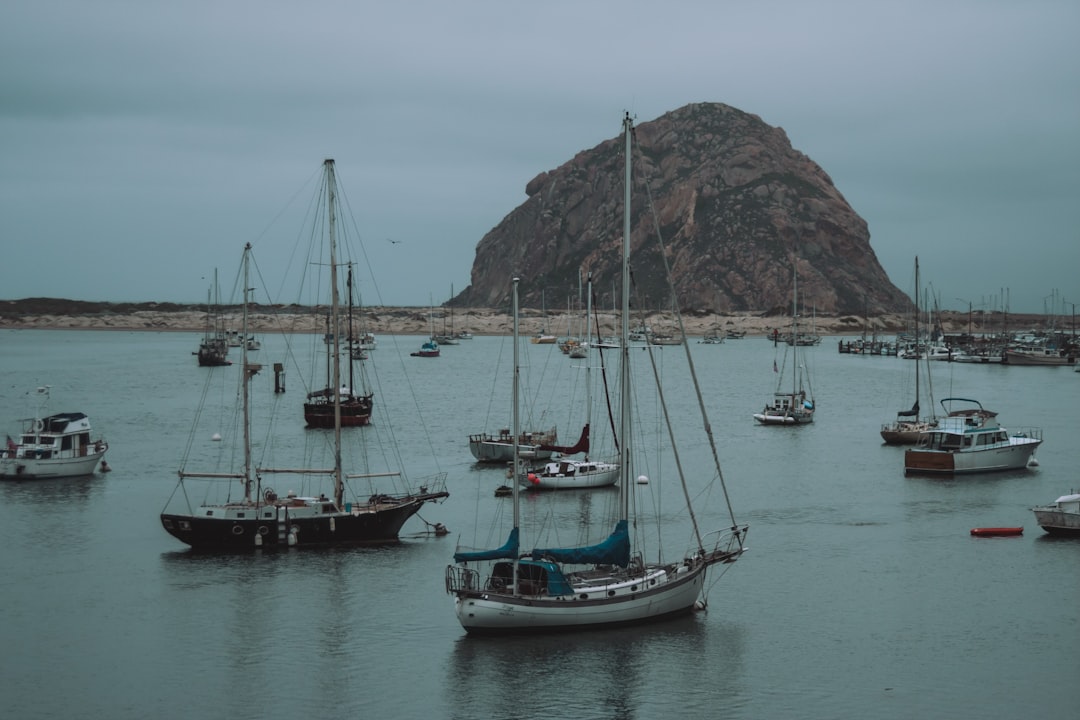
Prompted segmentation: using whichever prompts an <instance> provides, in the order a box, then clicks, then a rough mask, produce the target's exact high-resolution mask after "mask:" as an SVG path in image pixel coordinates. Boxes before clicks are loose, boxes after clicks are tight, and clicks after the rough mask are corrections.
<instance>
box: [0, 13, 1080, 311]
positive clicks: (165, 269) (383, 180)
mask: <svg viewBox="0 0 1080 720" xmlns="http://www.w3.org/2000/svg"><path fill="white" fill-rule="evenodd" d="M1078 31H1080V3H1077V2H1076V1H1075V0H1060V1H1046V0H1025V2H1019V1H1009V2H1004V1H997V0H965V1H950V0H935V1H933V2H922V1H921V0H914V1H911V0H906V1H904V2H874V1H873V0H861V1H858V0H853V1H850V2H849V1H846V0H841V1H837V2H828V1H824V2H822V1H817V2H802V1H798V0H792V1H790V2H782V1H777V0H762V1H760V2H753V3H725V2H719V1H717V0H702V1H694V2H689V1H686V2H680V1H679V0H665V1H664V2H658V1H656V0H654V1H653V2H639V1H637V0H624V1H622V2H611V1H608V0H593V1H589V0H574V1H570V2H562V1H560V0H549V1H548V2H543V3H536V2H529V3H526V2H514V1H512V0H501V1H500V0H490V1H484V2H477V1H472V0H459V1H458V2H429V1H424V2H417V1H413V0H399V1H398V2H370V1H369V2H362V1H361V2H357V1H356V0H351V1H349V0H342V1H340V2H333V1H329V0H306V1H305V2H298V1H296V0H293V1H291V2H283V1H280V0H270V1H266V0H249V1H246V2H233V1H231V0H210V1H207V0H185V1H184V2H168V3H166V2H157V1H155V0H94V1H93V2H88V1H86V0H13V1H11V2H6V3H3V4H2V6H0V243H2V255H0V298H4V299H14V298H22V297H30V296H48V297H68V298H75V299H83V300H110V301H148V300H160V301H176V302H201V301H202V300H204V299H205V297H206V292H207V287H208V286H207V280H206V278H207V277H208V276H210V274H211V273H212V272H213V268H214V267H215V266H218V267H220V268H221V270H220V271H221V273H222V275H223V276H227V275H229V274H230V273H234V272H235V265H236V263H238V261H239V257H240V253H241V248H242V247H243V244H244V243H245V242H247V241H252V242H253V244H254V246H255V252H256V256H257V258H258V260H259V263H260V267H261V269H262V271H263V272H264V273H265V275H266V276H267V277H274V276H275V273H276V272H277V269H278V266H279V265H280V266H282V272H283V266H284V264H285V262H286V261H287V258H286V257H285V255H286V253H287V252H289V251H290V250H291V248H292V245H291V243H292V241H293V239H294V237H293V236H292V235H289V234H288V233H289V232H294V231H295V230H296V228H295V227H290V228H287V229H284V228H283V229H282V233H284V234H283V235H282V233H279V231H278V229H277V227H276V225H274V222H275V218H276V217H277V216H278V214H279V213H280V212H281V211H282V208H284V207H286V206H287V205H288V204H289V202H290V201H291V200H292V198H293V197H294V195H296V194H297V193H298V192H299V191H300V190H301V188H304V187H305V183H308V182H310V179H311V177H312V175H313V174H317V173H318V172H319V168H320V165H321V163H322V160H323V158H325V157H333V158H335V160H336V162H337V170H338V177H339V181H340V183H341V186H342V190H343V192H344V194H345V195H346V197H347V198H348V200H349V203H350V206H351V210H352V215H353V217H354V218H355V220H356V223H357V226H358V228H359V231H360V236H361V239H362V241H363V245H364V251H365V253H366V255H367V258H368V259H369V260H370V263H371V266H372V269H373V271H374V273H375V275H376V277H377V281H376V282H374V283H372V282H371V281H370V280H365V282H366V285H364V284H362V285H361V288H362V292H363V295H364V302H365V303H366V304H385V305H425V304H427V303H428V301H429V298H430V297H432V296H433V297H434V298H435V302H436V303H438V302H441V301H443V300H445V299H446V297H447V296H448V295H449V292H450V286H451V284H452V285H453V286H454V288H455V290H456V291H460V290H461V289H463V288H464V287H465V286H466V285H468V283H469V271H470V269H471V267H472V262H473V259H474V257H475V249H476V244H477V242H479V240H480V238H481V237H483V235H484V234H485V233H486V232H487V231H488V230H490V229H491V228H493V227H494V226H495V225H496V224H498V223H499V221H500V220H501V219H502V218H503V217H504V216H505V215H507V214H508V213H510V212H511V211H512V210H513V209H514V208H515V207H517V206H518V205H519V204H520V203H521V202H523V201H524V200H525V192H524V188H525V184H526V183H527V182H528V181H529V180H530V179H532V178H533V177H534V176H535V175H536V174H538V173H540V172H542V171H545V170H550V169H552V168H555V167H557V166H559V165H561V164H562V163H563V162H565V161H567V160H569V159H571V158H572V157H573V156H574V155H575V154H576V153H577V152H579V151H581V150H586V149H589V148H591V147H593V146H595V145H596V144H597V143H599V142H601V141H603V140H605V139H607V138H611V137H615V136H616V135H618V133H619V130H620V121H621V117H622V113H623V111H624V110H629V111H630V112H631V113H633V114H634V115H635V116H636V117H637V120H638V123H643V122H647V121H650V120H653V119H655V118H657V117H659V116H660V115H662V114H664V113H665V112H668V111H670V110H674V109H676V108H678V107H681V106H683V105H685V104H687V103H691V102H724V103H727V104H729V105H733V106H734V107H737V108H739V109H740V110H743V111H746V112H750V113H754V114H756V115H759V116H760V117H761V118H762V119H763V120H764V121H765V122H767V123H769V124H770V125H775V126H779V127H782V128H784V130H785V131H786V132H787V134H788V137H789V138H790V139H791V142H792V144H793V146H794V147H795V148H796V149H798V150H800V151H802V152H804V153H805V154H807V155H808V156H810V157H811V158H812V159H814V160H815V161H816V162H818V163H819V164H820V165H821V166H822V167H823V168H824V169H825V171H826V172H827V173H828V174H829V175H830V176H831V177H832V179H833V181H834V183H835V184H836V186H837V187H838V188H839V190H840V191H841V192H842V193H843V194H844V196H845V197H846V198H847V200H848V202H849V203H850V204H851V206H852V207H853V208H854V209H855V211H856V212H857V213H858V214H859V215H861V216H862V217H863V218H864V219H865V220H866V221H867V223H868V224H869V226H870V234H871V245H872V247H873V249H874V251H875V253H876V254H877V256H878V259H879V260H880V262H881V263H882V265H883V266H884V268H885V270H886V271H887V272H888V274H889V276H890V278H891V279H892V280H893V282H894V283H895V284H896V285H897V286H898V287H900V288H901V289H902V290H905V291H907V292H909V293H910V292H911V291H912V289H913V281H914V280H913V272H912V267H913V261H914V257H915V255H916V254H917V255H919V257H920V265H921V269H922V277H923V280H925V281H926V282H928V283H932V285H933V289H934V290H935V292H936V293H937V294H938V296H939V297H940V299H941V302H942V304H943V305H944V306H945V307H948V308H953V309H961V308H963V309H966V308H967V305H968V302H971V303H972V304H973V305H974V307H976V308H978V307H980V306H985V307H987V308H988V309H989V308H991V307H992V306H997V307H1000V304H1001V300H1000V297H1001V295H1002V294H1005V293H1007V296H1008V299H1009V305H1010V309H1011V310H1012V311H1014V312H1040V311H1042V310H1043V308H1044V307H1045V306H1046V303H1047V302H1049V299H1050V297H1051V296H1052V295H1056V296H1057V297H1058V298H1059V299H1061V300H1063V301H1064V302H1065V303H1074V302H1075V303H1077V304H1078V305H1080V222H1078V216H1080V49H1078V48H1080V42H1078V41H1077V37H1078ZM304 192H307V190H304ZM301 204H302V203H301ZM271 226H272V227H274V230H273V231H272V232H268V231H267V228H268V227H271ZM285 230H287V231H288V232H285ZM279 235H281V237H283V238H284V239H281V237H279ZM391 239H393V240H395V241H398V242H393V243H392V242H388V240H391ZM1003 291H1004V293H1003ZM1059 309H1060V308H1059ZM1066 311H1068V312H1071V307H1069V306H1066Z"/></svg>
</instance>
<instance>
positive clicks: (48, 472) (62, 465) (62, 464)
mask: <svg viewBox="0 0 1080 720" xmlns="http://www.w3.org/2000/svg"><path fill="white" fill-rule="evenodd" d="M107 449H108V446H105V447H104V448H103V449H102V450H101V451H95V452H88V453H87V454H86V455H82V456H79V457H69V458H64V457H61V458H56V457H53V458H48V459H41V458H30V457H4V458H0V478H7V479H18V480H31V479H32V480H46V479H49V478H62V477H79V476H81V475H93V474H94V470H95V469H96V468H97V464H98V463H99V462H101V460H102V458H104V457H105V451H106V450H107Z"/></svg>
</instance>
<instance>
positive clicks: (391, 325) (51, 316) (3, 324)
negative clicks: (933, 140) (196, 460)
mask: <svg viewBox="0 0 1080 720" xmlns="http://www.w3.org/2000/svg"><path fill="white" fill-rule="evenodd" d="M21 302H24V301H9V303H8V307H7V308H6V309H5V310H4V312H2V313H0V328H18V329H33V328H38V329H85V330H126V331H153V332H202V331H203V329H204V328H205V326H206V312H205V310H198V309H194V308H192V307H190V306H171V307H169V308H166V309H161V308H155V307H154V304H153V303H148V304H145V305H139V306H124V307H125V310H123V311H116V310H113V309H107V308H106V309H101V308H94V309H93V311H74V312H72V311H69V312H32V311H30V310H32V308H26V307H20V306H19V303H21ZM177 307H179V308H181V309H175V308H177ZM185 308H186V309H185ZM224 317H225V323H226V326H227V327H228V328H229V329H232V330H239V329H240V326H241V322H242V317H241V312H240V309H239V308H230V309H228V310H227V311H225V313H224ZM451 321H452V322H453V329H454V330H455V331H457V332H461V331H465V330H467V331H469V332H471V333H472V334H474V335H509V334H510V333H511V332H512V331H513V324H512V319H511V317H510V316H509V314H507V313H505V312H502V311H499V310H495V309H491V308H468V309H460V308H459V309H455V310H454V314H453V318H452V319H451V316H450V314H449V311H448V310H446V309H445V308H436V310H435V312H434V314H433V315H432V316H431V317H430V318H429V309H428V308H426V307H376V308H366V309H365V310H364V312H363V314H362V315H358V316H357V317H355V318H354V323H355V324H356V326H357V327H358V328H363V329H364V330H366V331H368V332H373V333H376V334H379V333H394V334H401V335H426V334H428V333H429V331H430V330H431V329H432V328H433V329H434V331H435V332H436V333H442V332H444V331H447V330H449V324H450V323H451ZM325 322H326V321H325V310H323V311H322V312H319V309H297V308H295V307H293V308H288V309H286V310H280V311H279V310H274V309H267V308H257V309H255V310H253V311H252V312H251V313H250V314H249V316H248V326H249V327H250V328H251V332H255V333H266V332H323V331H324V328H325ZM580 322H581V319H580V316H578V315H574V316H571V315H570V314H568V313H567V312H561V313H559V312H553V311H548V312H547V313H546V315H545V314H544V313H543V312H542V311H541V310H539V309H524V310H522V311H521V319H520V326H521V332H522V334H525V335H533V334H537V333H540V332H542V331H544V332H547V333H549V334H552V335H558V336H565V335H569V334H579V332H580V331H578V330H577V329H576V328H578V327H580ZM598 322H599V325H600V328H601V332H603V334H605V335H607V334H617V328H616V324H615V317H614V314H613V313H610V312H608V313H600V314H599V316H598ZM637 322H638V321H637V319H635V322H634V324H635V325H636V324H637ZM644 322H645V323H646V324H647V325H649V326H650V327H652V328H653V329H654V330H658V331H659V330H670V329H671V328H672V327H673V321H672V318H671V315H670V314H665V313H654V314H652V315H648V316H646V317H645V319H644ZM983 322H984V323H985V325H986V329H985V330H984V329H983V328H982V326H981V325H980V323H983ZM1016 322H1017V323H1019V324H1020V325H1019V326H1024V325H1023V323H1025V322H1026V323H1027V325H1026V326H1035V322H1034V320H1033V319H1032V318H1028V319H1027V320H1026V321H1022V320H1021V319H1019V318H1017V319H1016ZM683 324H684V326H685V328H686V333H687V334H688V335H690V336H702V335H708V334H712V333H723V332H727V331H729V330H731V331H736V332H744V333H746V335H748V336H763V335H768V334H770V333H772V331H773V330H780V331H781V332H787V331H789V330H790V329H791V317H790V316H788V315H765V314H764V313H745V314H731V315H726V314H721V315H714V314H690V315H684V316H683ZM908 325H909V318H907V317H906V316H902V315H885V316H879V317H873V318H863V317H857V316H854V315H843V316H839V317H836V316H832V317H830V316H822V315H817V316H814V317H804V318H800V320H799V327H800V331H804V332H814V333H817V334H819V335H861V334H863V333H866V334H868V335H870V334H877V335H879V336H880V335H894V334H896V333H897V332H900V331H903V330H905V329H907V327H908ZM942 325H943V328H944V330H945V332H947V333H953V332H964V331H966V330H968V329H969V327H970V328H971V329H973V330H974V331H975V332H993V331H994V330H993V324H992V323H991V321H990V320H989V319H988V320H986V321H981V320H980V321H975V322H974V324H973V321H972V320H971V319H970V318H969V317H968V315H967V314H966V313H945V314H943V316H942ZM1017 326H1018V325H1013V327H1017Z"/></svg>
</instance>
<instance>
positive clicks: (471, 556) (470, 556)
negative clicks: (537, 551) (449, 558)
mask: <svg viewBox="0 0 1080 720" xmlns="http://www.w3.org/2000/svg"><path fill="white" fill-rule="evenodd" d="M518 534H519V533H518V529H517V528H514V529H513V530H511V531H510V537H508V538H507V539H506V543H505V544H504V545H503V546H502V547H501V548H496V549H495V550H475V551H472V552H456V553H454V562H466V561H468V560H500V559H503V558H509V559H510V560H513V559H514V558H516V557H517V556H518V547H519V541H518Z"/></svg>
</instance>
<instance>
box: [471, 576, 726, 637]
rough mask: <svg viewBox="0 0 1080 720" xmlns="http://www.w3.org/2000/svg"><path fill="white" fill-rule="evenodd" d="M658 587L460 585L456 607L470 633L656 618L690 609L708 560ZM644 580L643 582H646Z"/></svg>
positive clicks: (592, 625) (610, 624) (543, 629)
mask: <svg viewBox="0 0 1080 720" xmlns="http://www.w3.org/2000/svg"><path fill="white" fill-rule="evenodd" d="M681 568H683V570H682V571H677V572H675V573H674V574H672V575H671V576H670V577H668V578H667V579H666V580H665V581H663V582H661V583H659V584H658V585H656V586H654V587H653V589H650V590H645V591H642V592H636V591H628V592H625V593H620V592H617V591H615V590H612V592H615V593H616V594H615V596H614V597H609V596H608V595H607V592H606V591H605V590H604V589H603V588H598V589H597V591H595V592H591V593H577V594H575V595H568V596H556V597H549V596H513V595H501V594H496V593H488V592H477V591H460V592H458V593H456V594H455V595H454V611H455V613H456V615H457V618H458V621H459V622H460V623H461V626H462V627H463V628H465V630H466V631H467V632H469V633H470V634H478V635H484V634H488V635H494V634H512V633H513V634H516V633H530V632H552V631H560V630H564V631H566V630H581V629H585V628H595V627H605V628H609V627H619V626H626V625H636V624H642V623H648V622H656V621H659V620H663V619H666V618H670V617H674V616H677V615H682V614H686V613H689V612H690V611H691V610H693V608H694V604H695V602H696V601H697V598H698V596H699V595H700V593H701V589H702V584H703V583H704V580H705V571H706V568H707V566H706V565H705V564H704V563H702V564H699V565H698V566H696V567H693V568H691V567H687V566H681ZM643 584H644V583H643Z"/></svg>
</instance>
